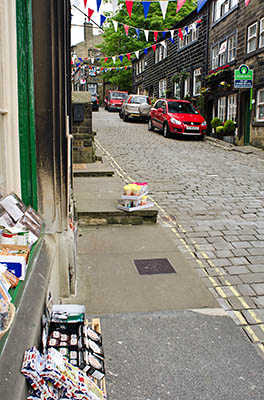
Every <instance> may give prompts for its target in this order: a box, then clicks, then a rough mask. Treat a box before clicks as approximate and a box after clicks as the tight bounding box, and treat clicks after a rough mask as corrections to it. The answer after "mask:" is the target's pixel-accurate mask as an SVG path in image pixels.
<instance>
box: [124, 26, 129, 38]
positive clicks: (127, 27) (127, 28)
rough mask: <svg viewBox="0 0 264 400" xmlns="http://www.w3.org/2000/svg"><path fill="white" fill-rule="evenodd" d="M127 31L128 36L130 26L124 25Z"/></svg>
mask: <svg viewBox="0 0 264 400" xmlns="http://www.w3.org/2000/svg"><path fill="white" fill-rule="evenodd" d="M124 28H125V31H126V35H127V36H128V30H129V26H128V25H124Z"/></svg>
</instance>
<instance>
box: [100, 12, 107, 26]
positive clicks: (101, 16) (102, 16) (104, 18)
mask: <svg viewBox="0 0 264 400" xmlns="http://www.w3.org/2000/svg"><path fill="white" fill-rule="evenodd" d="M105 20H106V17H105V16H104V15H102V14H101V15H100V26H102V25H103V23H104V22H105Z"/></svg>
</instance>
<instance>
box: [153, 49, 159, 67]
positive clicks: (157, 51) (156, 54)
mask: <svg viewBox="0 0 264 400" xmlns="http://www.w3.org/2000/svg"><path fill="white" fill-rule="evenodd" d="M154 53H155V54H154V57H155V64H157V63H158V62H159V48H156V51H155V52H154Z"/></svg>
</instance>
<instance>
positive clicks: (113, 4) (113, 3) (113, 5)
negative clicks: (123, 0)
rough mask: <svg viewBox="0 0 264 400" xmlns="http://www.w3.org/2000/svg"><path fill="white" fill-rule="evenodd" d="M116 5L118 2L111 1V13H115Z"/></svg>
mask: <svg viewBox="0 0 264 400" xmlns="http://www.w3.org/2000/svg"><path fill="white" fill-rule="evenodd" d="M117 4H118V0H112V7H113V13H115V10H116V7H117Z"/></svg>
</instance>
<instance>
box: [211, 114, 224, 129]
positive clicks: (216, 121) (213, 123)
mask: <svg viewBox="0 0 264 400" xmlns="http://www.w3.org/2000/svg"><path fill="white" fill-rule="evenodd" d="M222 124H223V123H222V121H221V119H220V118H218V117H215V118H213V119H212V121H211V127H212V128H213V129H216V128H217V127H218V126H221V125H222Z"/></svg>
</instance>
